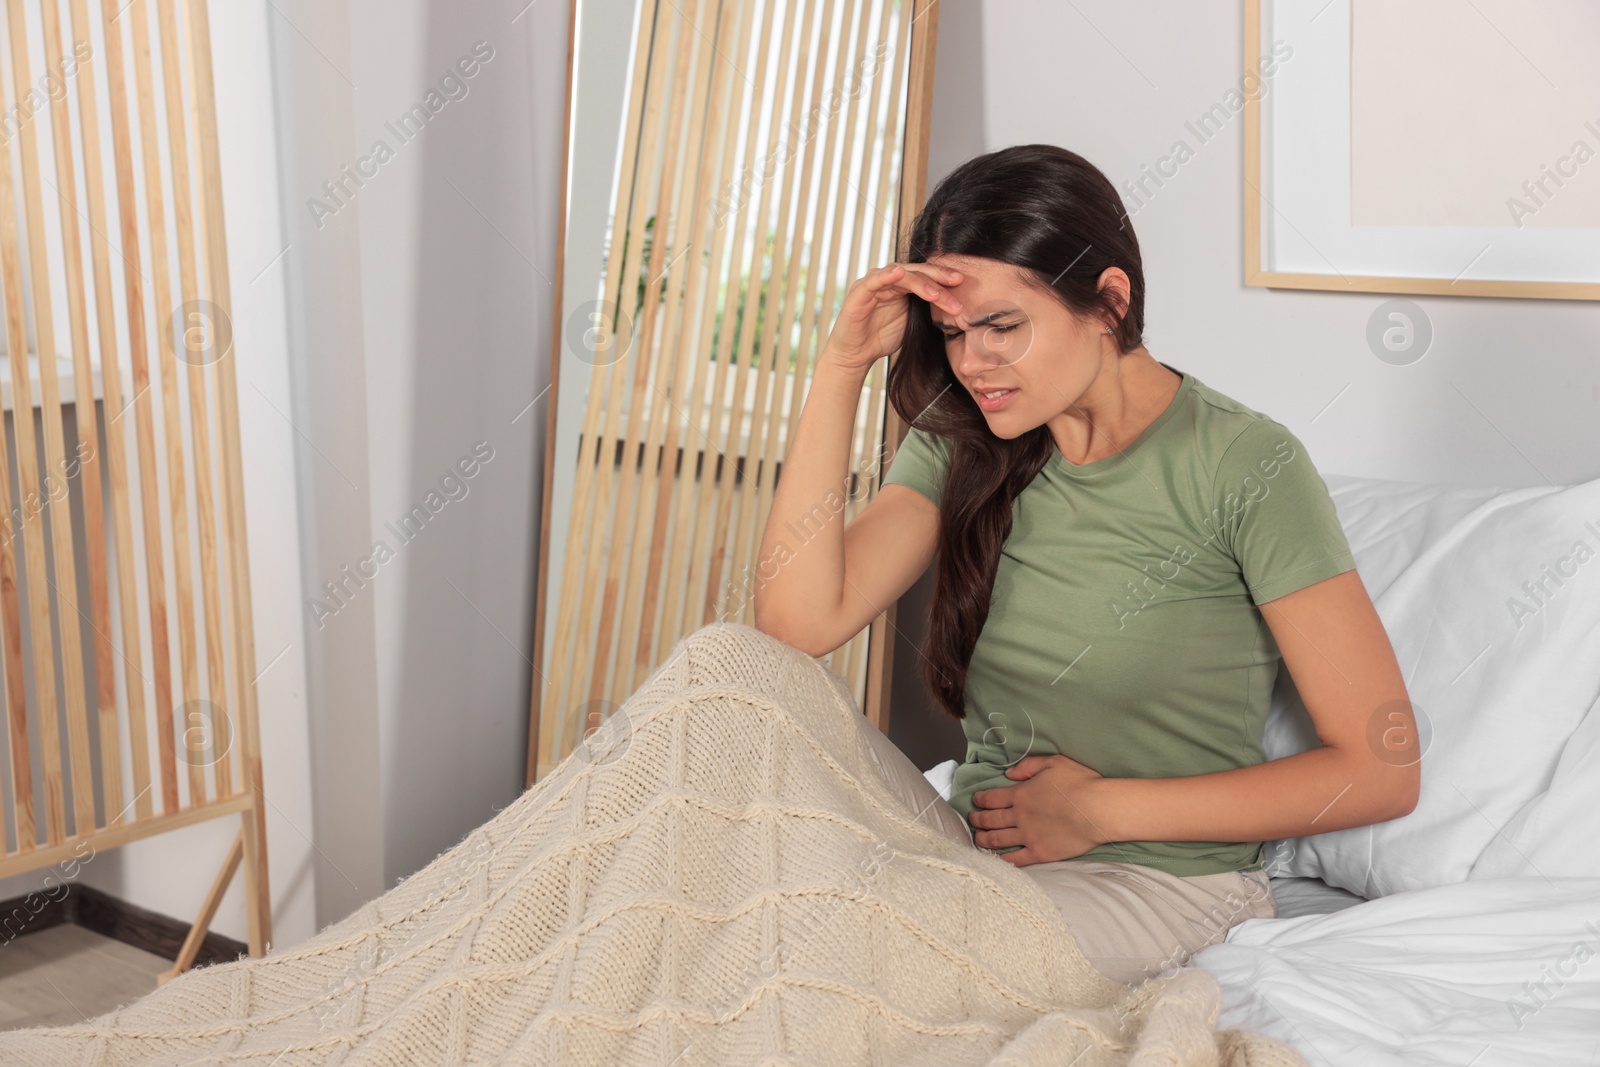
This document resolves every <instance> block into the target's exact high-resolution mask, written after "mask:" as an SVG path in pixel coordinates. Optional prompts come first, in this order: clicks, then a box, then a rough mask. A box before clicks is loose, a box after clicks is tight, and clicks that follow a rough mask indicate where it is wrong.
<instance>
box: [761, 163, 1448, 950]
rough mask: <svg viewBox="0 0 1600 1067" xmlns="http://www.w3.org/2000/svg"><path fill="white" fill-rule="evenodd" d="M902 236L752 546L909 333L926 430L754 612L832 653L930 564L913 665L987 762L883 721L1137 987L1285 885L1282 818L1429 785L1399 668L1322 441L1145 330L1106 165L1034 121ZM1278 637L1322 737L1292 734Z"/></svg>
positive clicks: (956, 817)
mask: <svg viewBox="0 0 1600 1067" xmlns="http://www.w3.org/2000/svg"><path fill="white" fill-rule="evenodd" d="M907 247H908V248H909V254H908V257H907V259H906V260H905V261H903V262H896V263H892V264H888V265H886V266H884V267H881V268H878V269H876V270H873V271H871V272H870V273H868V274H867V275H866V276H864V277H862V278H860V279H858V280H856V281H855V282H854V283H853V284H852V285H851V287H850V289H849V291H848V293H847V295H846V297H845V301H844V306H843V309H842V311H841V313H840V316H839V318H838V320H837V322H836V323H835V325H834V327H833V329H832V332H831V334H830V336H829V338H828V341H827V344H826V347H825V349H824V351H823V352H822V353H821V354H820V357H819V361H818V365H817V369H816V372H815V376H814V377H813V379H812V384H811V390H810V393H809V394H808V396H807V398H806V402H805V406H804V409H803V410H802V412H801V416H800V420H799V423H798V426H797V429H796V433H795V439H794V441H793V443H792V445H791V446H790V449H789V454H788V457H787V460H786V462H785V464H784V471H783V478H782V479H781V481H780V482H779V483H778V486H777V491H776V494H775V496H774V499H773V505H772V511H771V514H770V516H769V518H768V523H767V527H766V531H765V533H764V535H763V543H762V547H761V557H762V558H769V557H770V556H771V554H772V551H773V549H774V547H775V544H776V541H777V540H778V539H780V538H781V536H782V531H783V530H785V529H787V528H789V524H790V523H797V522H804V521H805V519H806V516H807V515H808V514H809V513H810V512H812V511H813V510H814V508H815V504H816V502H817V501H818V500H821V499H825V498H826V497H827V495H828V494H830V493H837V492H838V491H839V486H840V484H841V481H842V479H843V477H844V474H845V468H846V462H847V458H848V450H849V447H850V439H851V431H852V426H853V423H854V419H855V412H856V407H857V397H858V395H859V393H860V390H861V386H862V384H863V382H864V380H865V378H866V376H867V373H868V370H869V368H870V367H871V366H872V364H873V363H874V362H875V361H876V360H877V359H878V358H880V357H882V356H886V355H888V354H890V353H892V352H895V351H897V350H898V352H899V356H898V357H897V358H896V359H895V360H894V361H893V364H892V366H891V368H890V371H889V377H888V396H889V399H890V402H891V403H893V404H894V406H895V410H896V411H897V412H899V414H900V416H901V417H902V418H903V419H905V420H907V422H908V423H909V424H910V430H909V431H908V434H907V436H906V439H905V441H904V443H903V445H902V446H901V448H900V449H899V451H898V452H897V453H896V454H895V455H894V457H893V460H892V464H891V466H890V469H889V471H888V474H887V475H886V477H885V479H884V485H883V488H882V490H881V491H880V492H879V493H878V495H877V496H876V497H875V498H874V499H873V501H872V502H871V504H869V505H868V506H867V508H866V509H865V510H863V511H862V512H861V513H860V514H859V515H857V516H856V517H855V519H854V520H853V521H851V522H850V523H849V524H848V525H847V526H845V527H844V528H842V529H841V528H840V527H839V525H838V524H833V523H824V524H823V525H822V527H821V529H820V530H819V531H818V532H817V533H816V535H815V536H813V537H812V538H811V539H810V540H808V541H807V542H806V544H805V545H804V547H803V548H801V549H800V550H798V551H796V552H793V553H792V554H791V558H788V559H787V560H786V561H785V563H784V565H783V567H781V568H779V569H778V571H777V573H776V574H775V575H774V576H773V577H772V578H771V579H770V580H769V581H767V582H766V583H765V584H764V585H762V586H761V588H760V590H759V591H758V593H757V596H756V603H755V610H756V627H757V628H758V629H760V630H762V631H763V632H765V633H768V634H771V635H772V636H774V637H777V638H780V639H781V640H784V641H786V642H788V643H790V644H792V645H794V646H795V647H797V648H800V649H801V650H803V651H805V652H807V653H808V654H810V655H813V656H822V655H825V654H827V653H828V652H829V651H831V650H833V649H835V648H837V647H839V646H840V645H842V644H843V643H844V642H845V641H846V640H848V639H849V638H850V637H851V636H853V635H854V634H856V633H857V632H859V631H860V630H861V629H862V627H864V626H865V625H867V623H868V622H870V621H871V620H872V619H873V618H875V617H876V616H877V615H879V614H880V613H882V612H883V610H884V609H885V607H886V606H887V605H889V604H891V603H893V602H894V601H895V600H896V599H898V598H899V597H900V595H901V594H902V593H904V592H905V591H906V590H907V589H908V588H909V587H910V586H911V585H912V583H913V582H915V581H916V580H917V578H918V577H919V576H920V575H921V574H922V573H923V571H924V570H926V569H927V567H928V566H929V564H930V563H933V562H934V561H935V560H936V561H937V563H936V579H937V580H936V583H935V587H934V593H933V602H932V606H931V611H930V613H929V618H928V624H927V638H926V642H925V645H924V647H923V649H922V657H921V663H920V668H921V672H922V676H923V678H924V680H925V682H926V684H927V687H928V689H929V692H930V693H931V694H932V696H933V699H934V700H935V702H936V703H937V705H938V706H939V707H941V708H942V709H944V710H945V711H947V712H948V713H950V714H951V715H954V716H956V717H957V718H959V719H960V720H961V722H962V728H963V731H964V732H965V734H966V737H967V752H966V758H965V761H964V762H962V763H961V764H959V766H958V767H957V769H956V772H955V777H954V781H953V783H952V787H951V795H950V800H949V802H948V803H947V802H946V801H944V800H943V799H942V798H941V797H940V796H939V795H938V793H937V792H936V791H935V790H934V789H933V787H932V786H931V785H930V784H929V783H928V782H927V780H926V779H925V778H924V777H923V776H922V775H921V773H920V772H919V771H918V770H917V768H916V767H915V765H914V764H912V763H911V761H910V760H909V759H908V758H907V757H906V756H905V755H904V754H903V753H901V752H900V751H899V749H898V748H896V747H895V746H894V745H893V744H891V743H889V741H888V739H887V738H884V737H882V736H881V735H880V736H876V737H874V739H873V744H874V745H875V746H876V747H877V749H878V755H879V759H880V762H881V764H882V766H883V769H884V773H885V775H886V777H887V778H888V779H889V780H890V781H891V782H892V783H894V784H895V786H896V790H897V792H898V793H899V795H900V796H901V797H902V799H903V800H904V801H905V802H906V804H907V805H908V806H909V807H911V808H912V809H913V810H914V811H915V812H917V813H918V814H919V815H920V816H921V817H923V818H927V819H930V820H932V822H933V824H934V825H936V826H938V827H940V828H941V829H942V830H943V831H944V832H945V833H948V834H950V835H951V836H953V837H957V838H958V839H960V840H970V841H971V842H972V843H973V844H974V845H976V846H977V847H980V848H984V849H989V850H993V851H994V852H995V853H996V854H998V855H999V856H1000V857H1001V858H1003V859H1005V860H1006V861H1008V862H1010V863H1012V864H1014V865H1017V866H1020V867H1021V868H1022V869H1023V870H1025V871H1027V872H1028V873H1029V874H1031V875H1033V876H1035V877H1036V878H1037V880H1038V882H1039V884H1040V886H1041V887H1042V888H1043V889H1044V890H1045V891H1046V892H1047V893H1048V894H1049V895H1050V897H1051V899H1052V900H1054V901H1055V902H1056V904H1057V906H1058V907H1059V908H1060V909H1061V912H1062V916H1063V918H1064V919H1065V921H1066V922H1067V923H1068V925H1069V926H1070V927H1071V928H1072V930H1073V932H1074V934H1075V935H1076V937H1077V939H1078V942H1079V944H1080V947H1081V948H1082V949H1083V952H1084V955H1085V956H1086V957H1088V958H1089V960H1090V962H1091V963H1093V964H1094V965H1095V966H1096V967H1098V968H1099V969H1100V970H1101V971H1103V972H1104V973H1106V974H1108V975H1110V976H1111V977H1113V978H1117V979H1119V980H1123V981H1129V982H1132V981H1138V980H1141V979H1142V978H1147V977H1150V976H1152V975H1154V974H1155V973H1158V972H1160V971H1161V970H1163V969H1165V968H1168V967H1171V966H1176V965H1181V964H1183V963H1184V962H1186V961H1187V959H1188V957H1189V956H1190V955H1192V954H1193V953H1194V952H1197V951H1199V949H1201V948H1203V947H1205V946H1206V945H1209V944H1213V943H1215V942H1218V941H1221V940H1223V939H1224V938H1225V936H1226V934H1227V932H1228V930H1229V929H1230V928H1231V927H1232V926H1234V925H1236V924H1237V923H1239V922H1242V921H1243V920H1245V919H1247V918H1250V917H1251V916H1272V915H1275V914H1276V913H1277V907H1276V902H1275V901H1274V900H1273V898H1272V891H1271V887H1270V885H1269V883H1268V880H1267V874H1266V871H1265V870H1264V869H1263V855H1262V851H1263V845H1262V842H1264V841H1269V840H1275V839H1279V838H1292V837H1299V836H1302V835H1307V834H1315V833H1322V832H1325V831H1329V830H1337V829H1341V828H1345V827H1351V826H1362V825H1366V824H1369V823H1374V822H1381V821H1383V820H1386V819H1393V818H1397V817H1399V816H1401V815H1404V814H1406V813H1407V812H1409V811H1410V810H1411V809H1412V808H1413V807H1414V806H1415V804H1416V798H1417V792H1418V788H1419V766H1418V761H1417V759H1416V753H1417V751H1418V750H1417V746H1416V735H1415V726H1414V721H1413V719H1412V716H1411V707H1410V704H1409V702H1408V699H1407V694H1406V689H1405V684H1404V681H1403V679H1402V677H1401V674H1400V669H1399V666H1398V665H1397V663H1396V661H1395V656H1394V652H1393V649H1392V648H1391V646H1390V643H1389V639H1388V635H1387V634H1386V633H1385V632H1384V629H1383V625H1382V623H1381V621H1380V620H1379V618H1378V615H1377V613H1376V611H1375V610H1374V609H1373V606H1372V601H1371V598H1370V597H1369V596H1368V594H1367V591H1366V589H1365V587H1364V586H1363V585H1362V582H1361V579H1360V577H1359V575H1358V574H1357V572H1356V570H1355V564H1354V561H1353V559H1352V558H1351V555H1350V549H1349V545H1348V544H1347V542H1346V540H1345V537H1344V533H1343V530H1342V528H1341V527H1340V525H1339V522H1338V519H1337V516H1336V514H1335V512H1334V508H1333V504H1332V501H1331V500H1330V498H1329V495H1328V491H1327V488H1326V486H1325V485H1324V483H1323V481H1322V479H1321V477H1320V476H1319V475H1318V473H1317V471H1316V468H1315V466H1314V465H1313V464H1312V462H1311V458H1310V456H1309V455H1307V453H1306V449H1305V446H1304V445H1302V444H1301V442H1300V441H1299V439H1298V438H1296V437H1295V436H1294V435H1293V434H1292V433H1290V432H1289V431H1288V430H1287V429H1286V428H1285V427H1284V426H1283V425H1282V424H1281V423H1278V422H1276V421H1274V420H1273V419H1271V418H1269V417H1267V416H1266V415H1264V414H1262V413H1261V412H1258V411H1255V410H1253V409H1251V408H1249V407H1246V406H1245V405H1244V404H1242V403H1240V402H1238V401H1236V400H1234V399H1232V398H1230V397H1228V396H1226V395H1224V394H1222V393H1220V392H1218V391H1217V390H1215V389H1212V388H1210V387H1209V386H1207V385H1206V384H1205V383H1204V382H1202V381H1200V380H1199V379H1197V378H1196V377H1195V376H1194V375H1193V374H1192V373H1190V372H1187V371H1181V370H1178V369H1177V368H1175V367H1173V366H1171V365H1170V364H1168V363H1165V362H1163V361H1160V360H1157V359H1156V358H1154V357H1153V356H1152V355H1151V354H1150V352H1149V350H1148V349H1147V348H1146V347H1145V344H1144V340H1143V332H1144V307H1145V292H1144V271H1143V267H1142V264H1141V261H1140V255H1139V245H1138V241H1137V239H1136V238H1135V236H1134V233H1133V230H1132V228H1131V226H1130V224H1129V220H1128V218H1127V215H1126V213H1125V212H1124V210H1123V206H1122V202H1121V200H1120V198H1119V197H1118V196H1117V193H1116V191H1115V189H1114V188H1113V187H1112V185H1111V183H1110V182H1109V181H1107V179H1106V178H1105V176H1104V175H1103V174H1101V172H1100V171H1099V170H1097V169H1096V168H1095V167H1094V166H1093V165H1091V164H1090V163H1089V162H1088V161H1086V160H1085V159H1083V158H1082V157H1081V156H1079V155H1077V154H1075V153H1073V152H1070V151H1067V150H1065V149H1062V148H1058V147H1055V146H1052V145H1043V144H1032V145H1020V146H1016V147H1012V148H1007V149H1004V150H1001V151H997V152H993V153H989V154H987V155H983V156H979V157H977V158H975V159H972V160H969V161H968V162H966V163H965V164H963V165H962V166H960V167H958V168H957V169H956V170H955V171H953V172H952V173H951V174H950V175H949V176H947V177H946V178H945V179H944V180H943V181H942V182H941V183H940V184H939V186H938V188H937V189H936V190H935V191H934V192H933V194H932V195H931V196H930V197H929V198H928V201H927V204H926V206H925V207H924V208H923V210H922V212H921V213H920V214H919V215H918V216H917V218H916V220H915V223H914V225H913V228H912V232H911V234H910V235H909V240H908V246H907ZM1286 358H1288V359H1292V358H1293V355H1292V353H1291V354H1289V355H1287V356H1286ZM1286 373H1292V371H1286ZM1280 663H1283V664H1285V665H1287V667H1288V669H1289V672H1290V674H1291V676H1292V678H1293V680H1294V682H1295V684H1296V687H1297V688H1298V691H1299V693H1300V696H1301V698H1302V699H1303V700H1304V702H1305V706H1306V710H1307V711H1308V712H1309V714H1310V716H1311V718H1312V720H1313V722H1314V724H1315V726H1316V731H1317V735H1318V738H1319V739H1320V741H1321V747H1320V748H1314V749H1311V750H1309V751H1306V752H1302V753H1299V754H1297V755H1294V756H1290V757H1287V758H1284V759H1278V760H1270V761H1268V760H1266V759H1265V754H1264V751H1263V749H1262V745H1261V735H1262V730H1263V726H1264V723H1265V719H1266V715H1267V709H1268V704H1269V701H1270V698H1271V693H1272V687H1273V682H1274V680H1275V678H1276V676H1277V672H1278V666H1279V664H1280ZM870 733H872V734H875V735H876V734H878V731H870Z"/></svg>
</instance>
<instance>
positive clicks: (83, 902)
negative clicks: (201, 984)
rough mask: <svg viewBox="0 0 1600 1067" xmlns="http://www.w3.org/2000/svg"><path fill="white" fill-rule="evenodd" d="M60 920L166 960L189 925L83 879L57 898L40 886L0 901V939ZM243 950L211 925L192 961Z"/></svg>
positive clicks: (221, 958) (245, 950)
mask: <svg viewBox="0 0 1600 1067" xmlns="http://www.w3.org/2000/svg"><path fill="white" fill-rule="evenodd" d="M62 923H73V924H75V925H77V926H81V927H83V928H84V929H85V930H93V931H94V932H95V933H97V934H101V935H103V936H105V937H109V938H111V939H113V940H115V941H121V942H122V943H123V944H126V945H132V946H133V947H134V948H142V949H144V950H145V951H146V952H150V953H154V954H155V955H157V956H160V957H161V958H162V959H167V960H176V959H177V958H178V950H179V949H180V948H182V947H183V939H184V938H186V937H188V936H189V926H190V924H189V923H186V922H182V921H180V920H178V919H173V918H169V917H168V916H166V915H162V914H161V913H160V912H154V911H151V910H150V909H148V908H141V907H139V906H138V905H137V904H129V903H128V902H127V901H125V900H119V899H118V898H116V897H114V896H112V895H111V894H110V893H102V892H101V891H100V890H98V889H95V888H93V887H91V886H86V885H75V886H72V887H71V888H70V889H69V891H68V892H67V893H66V894H65V895H64V896H62V897H61V898H60V899H59V900H58V899H53V898H51V897H50V896H48V895H47V894H45V893H43V892H34V893H28V894H27V895H25V896H20V897H12V898H11V899H10V900H5V901H0V944H3V943H4V942H6V941H10V940H11V939H12V938H15V937H20V936H22V935H25V934H32V933H37V932H38V931H40V930H46V929H49V928H50V927H52V926H59V925H61V924H62ZM249 951H250V950H249V946H248V945H246V944H245V943H244V942H242V941H235V940H234V939H233V938H231V937H225V936H223V935H222V934H219V933H217V932H216V931H214V930H212V931H209V932H207V934H206V936H205V940H204V941H202V942H201V943H200V951H199V952H198V953H197V954H196V955H195V958H194V966H196V967H204V966H205V965H207V964H210V963H228V962H231V961H233V960H236V959H238V958H239V957H240V956H244V955H248V954H249Z"/></svg>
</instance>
